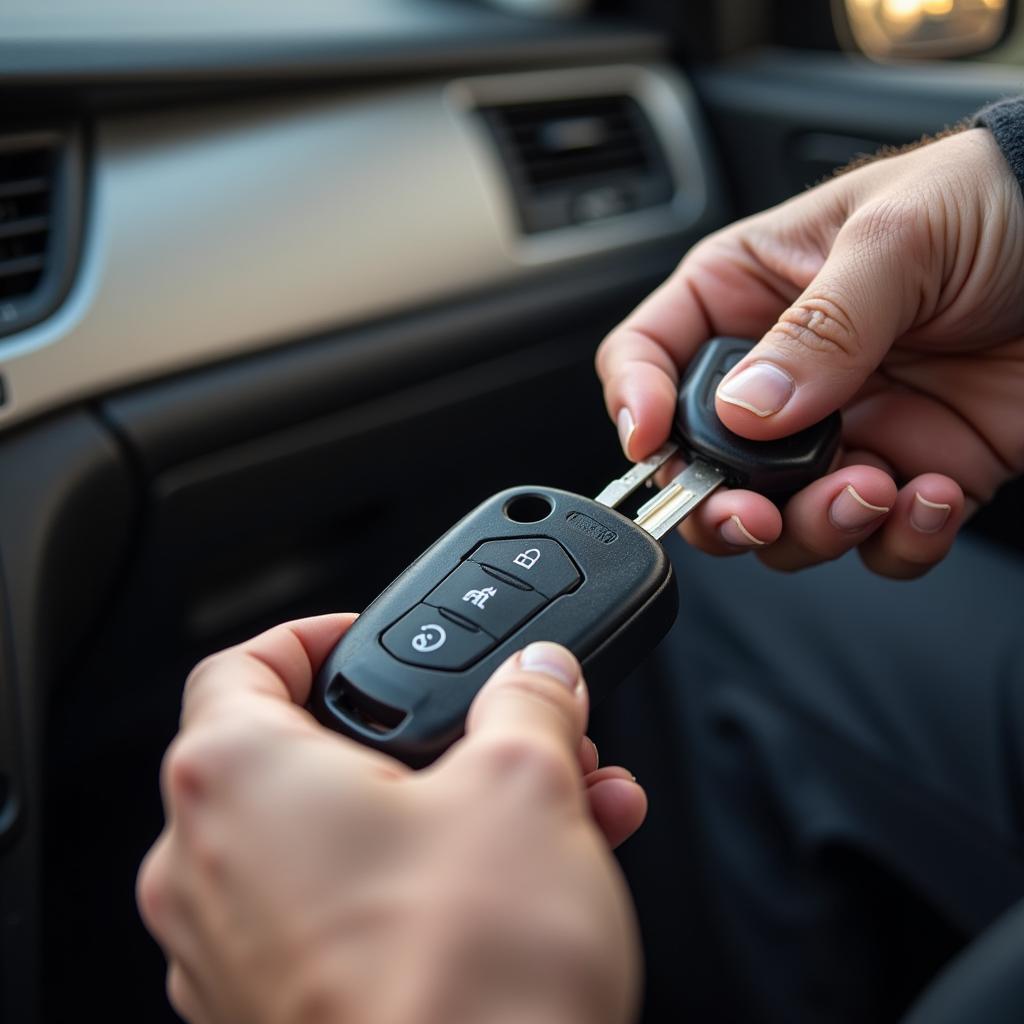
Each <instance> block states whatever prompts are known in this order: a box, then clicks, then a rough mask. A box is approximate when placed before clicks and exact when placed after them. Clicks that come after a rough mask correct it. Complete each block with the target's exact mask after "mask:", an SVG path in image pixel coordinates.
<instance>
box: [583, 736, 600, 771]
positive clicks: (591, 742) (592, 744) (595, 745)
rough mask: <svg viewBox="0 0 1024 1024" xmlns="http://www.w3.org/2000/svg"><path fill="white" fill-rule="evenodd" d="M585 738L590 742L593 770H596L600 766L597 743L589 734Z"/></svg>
mask: <svg viewBox="0 0 1024 1024" xmlns="http://www.w3.org/2000/svg"><path fill="white" fill-rule="evenodd" d="M585 739H586V741H587V742H588V743H589V744H590V749H591V750H593V751H594V770H595V771H596V770H597V769H598V768H600V767H601V751H600V750H598V749H597V744H596V743H595V742H594V741H593V740H592V739H591V738H590V737H589V736H587V737H585Z"/></svg>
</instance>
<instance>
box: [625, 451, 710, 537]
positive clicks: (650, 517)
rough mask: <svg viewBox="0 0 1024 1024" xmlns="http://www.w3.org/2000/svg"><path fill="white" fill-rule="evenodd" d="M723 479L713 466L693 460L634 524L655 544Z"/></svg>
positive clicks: (646, 505) (656, 497) (644, 508)
mask: <svg viewBox="0 0 1024 1024" xmlns="http://www.w3.org/2000/svg"><path fill="white" fill-rule="evenodd" d="M724 479H725V477H724V476H723V475H722V474H721V473H720V472H719V471H718V470H717V469H715V467H714V466H712V465H710V464H709V463H707V462H704V461H703V460H702V459H695V460H694V461H693V462H691V463H690V465H689V466H687V467H686V469H684V470H683V471H682V473H680V474H679V476H677V477H676V478H675V479H674V480H672V482H671V483H669V484H666V486H665V487H663V488H662V489H661V490H660V491H658V493H657V494H656V495H655V496H654V497H653V498H651V500H650V501H648V502H647V503H646V504H644V505H641V506H640V509H639V511H638V512H637V515H636V519H634V520H633V522H635V523H636V525H637V526H639V527H640V528H641V529H643V530H646V531H647V532H648V533H649V534H650V535H651V536H652V537H653V538H654V539H655V540H661V538H662V537H664V536H665V534H666V533H668V531H669V530H671V529H672V528H673V527H674V526H677V525H678V524H679V523H681V522H682V521H683V520H684V519H685V518H686V517H687V516H688V515H689V514H690V513H691V512H692V511H693V510H694V509H695V508H696V507H697V506H698V505H699V504H700V503H701V502H702V501H703V500H704V499H705V498H706V497H707V496H708V495H709V494H710V493H711V492H712V491H713V490H714V489H715V488H716V487H718V485H719V484H721V483H722V481H723V480H724Z"/></svg>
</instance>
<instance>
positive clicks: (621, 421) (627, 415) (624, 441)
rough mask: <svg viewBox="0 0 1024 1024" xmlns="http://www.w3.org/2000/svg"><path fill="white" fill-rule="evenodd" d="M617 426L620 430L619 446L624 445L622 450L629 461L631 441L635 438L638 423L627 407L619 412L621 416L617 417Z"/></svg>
mask: <svg viewBox="0 0 1024 1024" xmlns="http://www.w3.org/2000/svg"><path fill="white" fill-rule="evenodd" d="M615 425H616V426H617V427H618V429H619V444H621V445H622V450H623V451H624V452H625V453H626V458H627V459H628V458H630V454H629V439H630V438H631V437H632V436H633V431H634V430H636V421H635V420H634V419H633V414H632V413H631V412H630V411H629V409H627V408H626V406H623V407H622V408H621V409H620V410H619V415H618V416H616V417H615Z"/></svg>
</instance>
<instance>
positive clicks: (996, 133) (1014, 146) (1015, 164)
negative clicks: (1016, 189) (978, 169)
mask: <svg viewBox="0 0 1024 1024" xmlns="http://www.w3.org/2000/svg"><path fill="white" fill-rule="evenodd" d="M971 125H972V127H982V128H987V129H988V130H989V131H990V132H991V133H992V135H993V137H994V138H995V140H996V142H997V143H998V144H999V148H1000V149H1001V150H1002V151H1003V156H1004V157H1006V162H1007V163H1008V164H1009V165H1010V170H1011V171H1013V173H1014V176H1015V177H1016V179H1017V184H1018V185H1020V188H1021V192H1024V97H1017V98H1015V99H1010V100H1000V101H999V102H998V103H992V104H990V105H989V106H987V107H983V108H982V109H981V110H979V111H978V113H977V114H975V115H974V119H973V121H972V122H971Z"/></svg>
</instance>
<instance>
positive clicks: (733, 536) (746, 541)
mask: <svg viewBox="0 0 1024 1024" xmlns="http://www.w3.org/2000/svg"><path fill="white" fill-rule="evenodd" d="M718 532H719V533H720V534H721V537H722V540H724V541H725V543H726V544H733V545H735V546H736V547H738V548H749V547H750V546H751V545H753V546H754V547H764V541H763V540H758V539H757V537H755V536H754V535H753V534H752V533H751V532H750V531H749V530H748V529H747V528H746V527H745V526H744V525H743V520H742V519H740V517H739V516H730V517H729V518H728V519H726V521H725V522H724V523H722V525H721V526H720V527H719V528H718Z"/></svg>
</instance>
